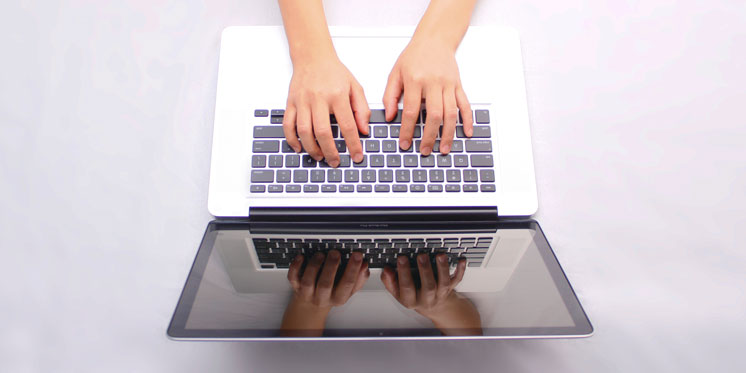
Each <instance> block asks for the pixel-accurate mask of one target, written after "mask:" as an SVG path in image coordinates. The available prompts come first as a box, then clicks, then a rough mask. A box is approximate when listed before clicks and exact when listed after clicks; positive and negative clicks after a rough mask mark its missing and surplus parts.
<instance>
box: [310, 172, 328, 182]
mask: <svg viewBox="0 0 746 373" xmlns="http://www.w3.org/2000/svg"><path fill="white" fill-rule="evenodd" d="M325 174H326V173H325V172H324V170H311V182H312V183H323V182H324V179H325V178H324V175H325Z"/></svg>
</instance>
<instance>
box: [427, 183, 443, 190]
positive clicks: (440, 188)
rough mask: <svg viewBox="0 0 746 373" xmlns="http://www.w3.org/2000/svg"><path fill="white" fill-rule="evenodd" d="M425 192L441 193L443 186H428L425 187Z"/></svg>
mask: <svg viewBox="0 0 746 373" xmlns="http://www.w3.org/2000/svg"><path fill="white" fill-rule="evenodd" d="M427 191H428V192H442V191H443V186H442V185H440V184H429V185H428V186H427Z"/></svg>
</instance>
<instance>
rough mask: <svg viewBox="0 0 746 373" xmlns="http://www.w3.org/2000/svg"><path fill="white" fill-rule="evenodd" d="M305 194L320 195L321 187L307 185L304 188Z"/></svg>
mask: <svg viewBox="0 0 746 373" xmlns="http://www.w3.org/2000/svg"><path fill="white" fill-rule="evenodd" d="M303 192H304V193H318V192H319V186H318V185H315V184H306V185H304V186H303Z"/></svg>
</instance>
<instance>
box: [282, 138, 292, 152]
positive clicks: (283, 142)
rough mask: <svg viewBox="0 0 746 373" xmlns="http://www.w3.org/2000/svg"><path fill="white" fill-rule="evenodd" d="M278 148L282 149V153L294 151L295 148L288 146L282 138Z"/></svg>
mask: <svg viewBox="0 0 746 373" xmlns="http://www.w3.org/2000/svg"><path fill="white" fill-rule="evenodd" d="M280 150H282V152H283V153H295V150H293V148H291V147H290V144H288V141H287V140H282V145H280Z"/></svg>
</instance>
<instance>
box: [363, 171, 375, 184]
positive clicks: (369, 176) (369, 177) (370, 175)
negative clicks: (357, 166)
mask: <svg viewBox="0 0 746 373" xmlns="http://www.w3.org/2000/svg"><path fill="white" fill-rule="evenodd" d="M360 179H361V180H362V181H363V182H366V183H375V182H376V170H363V171H362V172H361V174H360Z"/></svg>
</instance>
